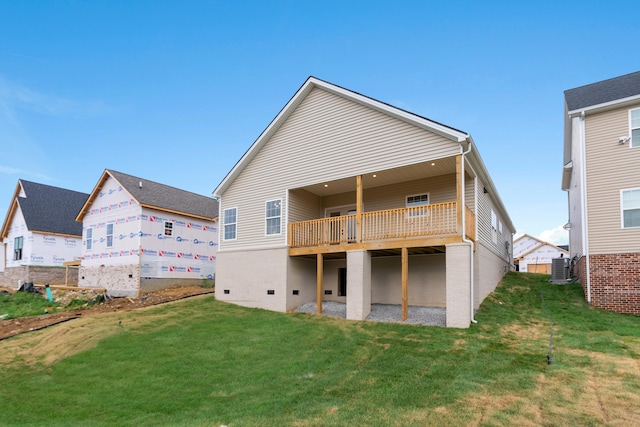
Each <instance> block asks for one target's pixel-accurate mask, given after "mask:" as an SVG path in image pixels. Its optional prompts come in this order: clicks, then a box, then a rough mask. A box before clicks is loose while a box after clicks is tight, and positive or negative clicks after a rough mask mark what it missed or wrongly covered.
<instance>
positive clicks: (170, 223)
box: [163, 221, 173, 237]
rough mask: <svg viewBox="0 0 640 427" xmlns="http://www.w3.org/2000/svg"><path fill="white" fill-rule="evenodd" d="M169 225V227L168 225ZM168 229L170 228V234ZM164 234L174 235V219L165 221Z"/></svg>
mask: <svg viewBox="0 0 640 427" xmlns="http://www.w3.org/2000/svg"><path fill="white" fill-rule="evenodd" d="M167 225H168V227H167ZM167 230H170V232H169V234H167ZM163 235H164V236H170V237H173V221H165V222H164V227H163Z"/></svg>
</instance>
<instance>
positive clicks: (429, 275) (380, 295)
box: [371, 254, 446, 307]
mask: <svg viewBox="0 0 640 427" xmlns="http://www.w3.org/2000/svg"><path fill="white" fill-rule="evenodd" d="M445 268H446V265H445V255H444V254H440V255H413V256H409V281H408V293H409V305H419V306H428V307H444V306H445V304H446V271H445ZM371 275H372V278H371V293H372V302H373V303H382V304H401V303H402V258H401V257H399V256H398V257H381V258H374V259H373V260H372V271H371Z"/></svg>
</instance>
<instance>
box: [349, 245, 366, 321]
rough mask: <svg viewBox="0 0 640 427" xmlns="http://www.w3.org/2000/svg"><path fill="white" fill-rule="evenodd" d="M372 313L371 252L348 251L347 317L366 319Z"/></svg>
mask: <svg viewBox="0 0 640 427" xmlns="http://www.w3.org/2000/svg"><path fill="white" fill-rule="evenodd" d="M369 313H371V253H370V252H368V251H349V252H347V319H351V320H364V319H366V318H367V316H368V315H369Z"/></svg>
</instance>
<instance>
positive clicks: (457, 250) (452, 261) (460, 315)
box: [446, 243, 471, 328]
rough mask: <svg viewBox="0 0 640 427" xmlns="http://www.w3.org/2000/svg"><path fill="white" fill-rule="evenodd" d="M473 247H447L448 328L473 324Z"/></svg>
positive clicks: (459, 245)
mask: <svg viewBox="0 0 640 427" xmlns="http://www.w3.org/2000/svg"><path fill="white" fill-rule="evenodd" d="M470 247H471V245H469V244H466V243H458V244H452V245H447V254H446V264H447V272H446V278H447V327H448V328H468V327H469V324H470V323H471V275H470V272H469V269H470V267H471V257H470V253H471V250H470Z"/></svg>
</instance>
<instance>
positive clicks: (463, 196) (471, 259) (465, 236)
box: [461, 139, 478, 323]
mask: <svg viewBox="0 0 640 427" xmlns="http://www.w3.org/2000/svg"><path fill="white" fill-rule="evenodd" d="M467 141H469V139H467ZM472 146H473V142H471V141H469V147H468V148H467V151H463V152H462V172H461V175H462V177H461V179H462V241H463V242H466V243H469V244H470V245H471V246H470V248H471V256H470V261H471V262H470V265H471V267H470V268H469V279H470V280H471V286H470V294H471V298H470V299H471V301H470V306H471V323H478V321H477V320H476V319H474V310H475V307H474V303H473V302H474V301H473V300H474V294H473V288H474V286H475V284H474V274H473V271H474V254H475V245H474V243H473V240H470V239H467V235H466V231H467V225H466V221H467V220H466V217H467V215H466V212H465V208H466V206H467V205H466V203H465V193H466V189H465V185H464V183H465V176H464V161H465V155H467V154H469V152H470V151H471V148H472Z"/></svg>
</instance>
